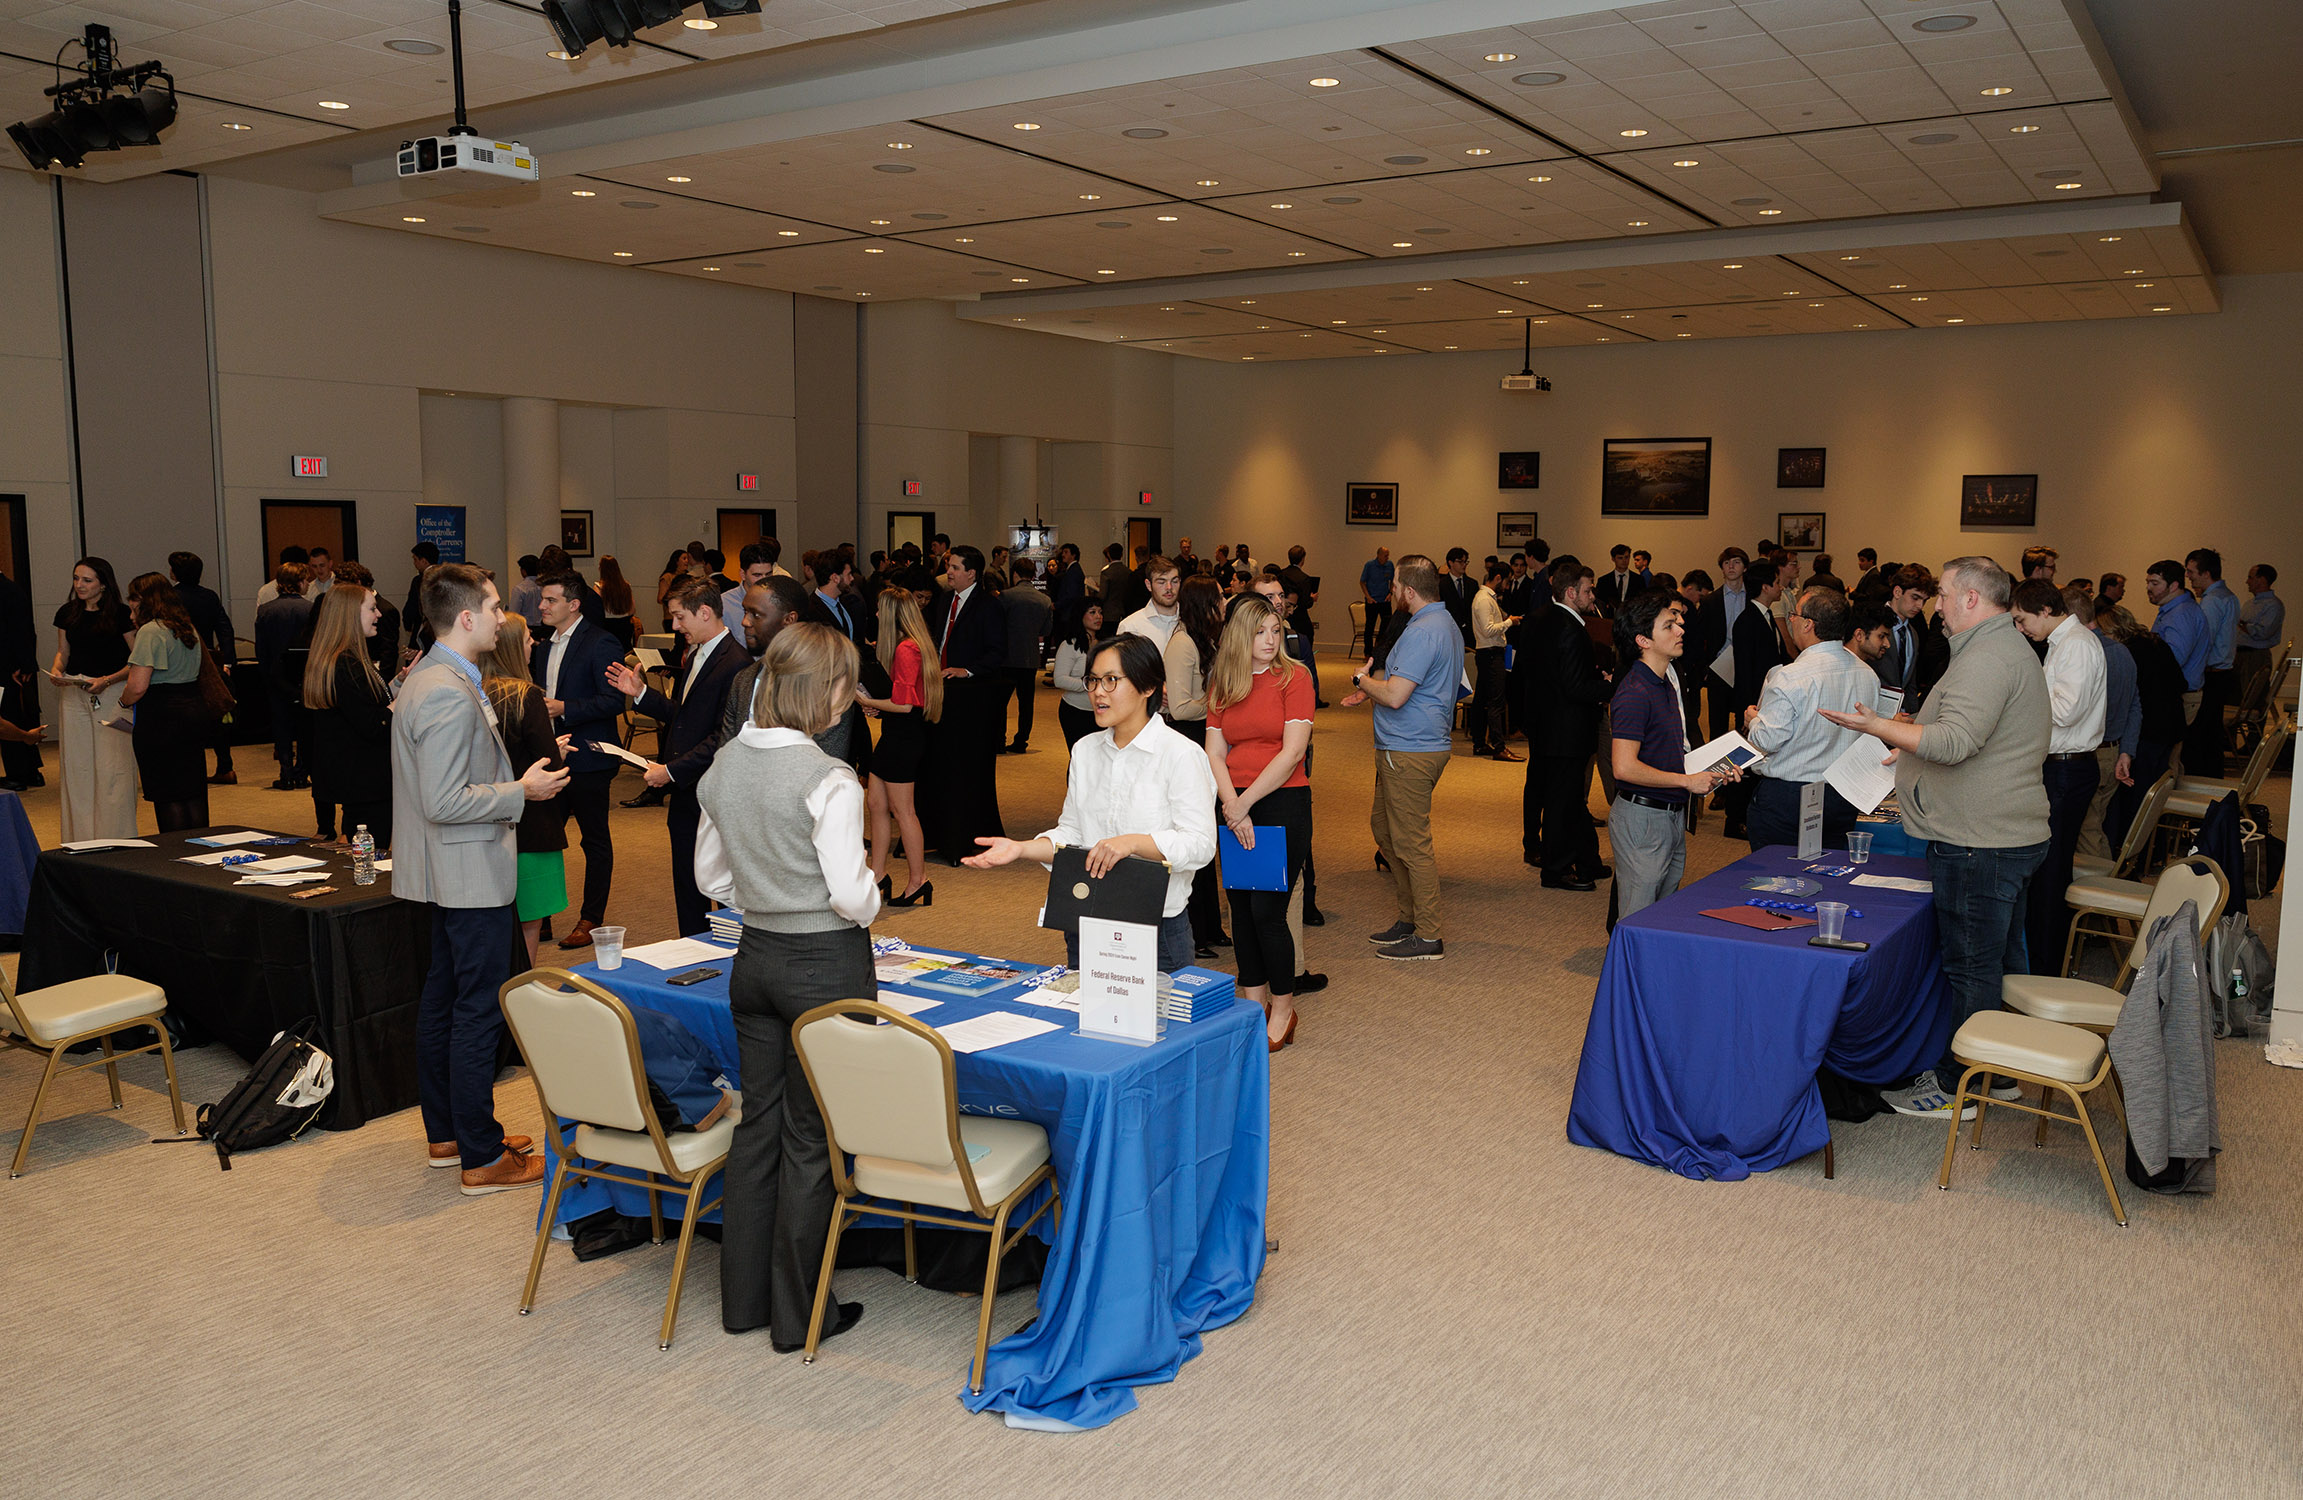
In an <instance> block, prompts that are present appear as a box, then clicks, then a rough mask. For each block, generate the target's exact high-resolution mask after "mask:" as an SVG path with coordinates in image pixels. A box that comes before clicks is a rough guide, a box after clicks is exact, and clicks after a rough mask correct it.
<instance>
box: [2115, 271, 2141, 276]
mask: <svg viewBox="0 0 2303 1500" xmlns="http://www.w3.org/2000/svg"><path fill="white" fill-rule="evenodd" d="M2119 274H2120V275H2122V276H2140V275H2142V274H2143V272H2142V271H2141V270H2134V271H2121V272H2120V273H2119Z"/></svg>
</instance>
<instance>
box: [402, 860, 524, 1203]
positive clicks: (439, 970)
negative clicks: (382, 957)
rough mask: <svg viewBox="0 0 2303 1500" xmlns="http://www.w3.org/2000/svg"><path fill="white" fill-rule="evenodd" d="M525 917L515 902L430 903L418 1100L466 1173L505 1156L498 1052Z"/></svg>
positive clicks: (431, 1131)
mask: <svg viewBox="0 0 2303 1500" xmlns="http://www.w3.org/2000/svg"><path fill="white" fill-rule="evenodd" d="M519 925H520V924H519V916H518V913H517V911H516V910H515V909H514V908H513V907H510V906H482V907H459V906H435V907H433V908H432V967H431V972H430V973H428V974H427V975H426V976H425V978H424V992H423V995H422V997H421V998H420V999H418V1001H417V1002H416V1098H417V1101H418V1103H420V1104H421V1105H422V1106H423V1115H424V1139H426V1140H428V1141H454V1142H455V1143H456V1147H457V1151H458V1154H459V1155H460V1156H461V1157H462V1158H463V1163H464V1170H465V1171H467V1172H469V1171H472V1170H474V1169H475V1168H478V1167H484V1166H486V1165H487V1164H488V1163H490V1162H492V1161H494V1160H495V1159H496V1158H497V1157H499V1156H502V1155H503V1154H504V1127H503V1126H502V1125H500V1124H498V1123H497V1122H496V1049H497V1047H498V1046H499V1045H501V1043H502V1042H503V1039H504V1011H503V1008H502V1006H500V1005H499V1004H498V1003H497V1000H496V991H497V989H498V988H499V987H501V986H502V984H503V983H504V981H505V980H507V979H509V978H511V977H512V943H513V941H514V938H515V936H516V935H517V933H518V931H519Z"/></svg>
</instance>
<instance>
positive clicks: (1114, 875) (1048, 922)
mask: <svg viewBox="0 0 2303 1500" xmlns="http://www.w3.org/2000/svg"><path fill="white" fill-rule="evenodd" d="M1167 875H1168V871H1167V866H1166V865H1164V864H1162V863H1160V862H1159V861H1157V860H1151V859H1136V858H1134V857H1132V856H1131V857H1129V858H1127V859H1123V860H1121V861H1120V862H1119V863H1118V864H1116V865H1113V866H1112V867H1111V870H1110V872H1109V873H1107V874H1106V875H1105V876H1104V877H1103V878H1102V879H1101V880H1096V879H1093V878H1091V877H1090V876H1089V875H1088V851H1087V850H1086V849H1085V848H1070V849H1058V850H1057V851H1056V862H1055V868H1054V869H1053V870H1052V871H1050V872H1049V874H1048V904H1047V909H1046V910H1044V911H1042V912H1041V913H1040V925H1041V926H1042V927H1052V928H1054V929H1055V930H1056V931H1058V932H1077V931H1078V930H1079V923H1080V918H1082V917H1094V918H1097V919H1099V920H1101V921H1106V922H1141V923H1144V924H1145V925H1147V926H1151V927H1157V926H1158V925H1159V922H1160V914H1161V912H1162V910H1163V909H1164V908H1165V907H1166V906H1167Z"/></svg>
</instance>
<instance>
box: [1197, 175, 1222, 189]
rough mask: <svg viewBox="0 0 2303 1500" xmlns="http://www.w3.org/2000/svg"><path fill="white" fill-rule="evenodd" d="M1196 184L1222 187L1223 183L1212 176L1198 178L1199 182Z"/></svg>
mask: <svg viewBox="0 0 2303 1500" xmlns="http://www.w3.org/2000/svg"><path fill="white" fill-rule="evenodd" d="M1198 185H1199V186H1201V187H1222V186H1223V184H1222V183H1220V182H1218V181H1216V180H1215V179H1214V178H1213V177H1202V178H1201V179H1200V180H1199V184H1198Z"/></svg>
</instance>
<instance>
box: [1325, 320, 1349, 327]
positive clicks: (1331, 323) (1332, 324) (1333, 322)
mask: <svg viewBox="0 0 2303 1500" xmlns="http://www.w3.org/2000/svg"><path fill="white" fill-rule="evenodd" d="M1327 321H1328V326H1329V327H1331V328H1341V327H1342V326H1343V325H1344V324H1346V323H1348V322H1350V321H1351V320H1350V319H1349V318H1330V319H1328V320H1327Z"/></svg>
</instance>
